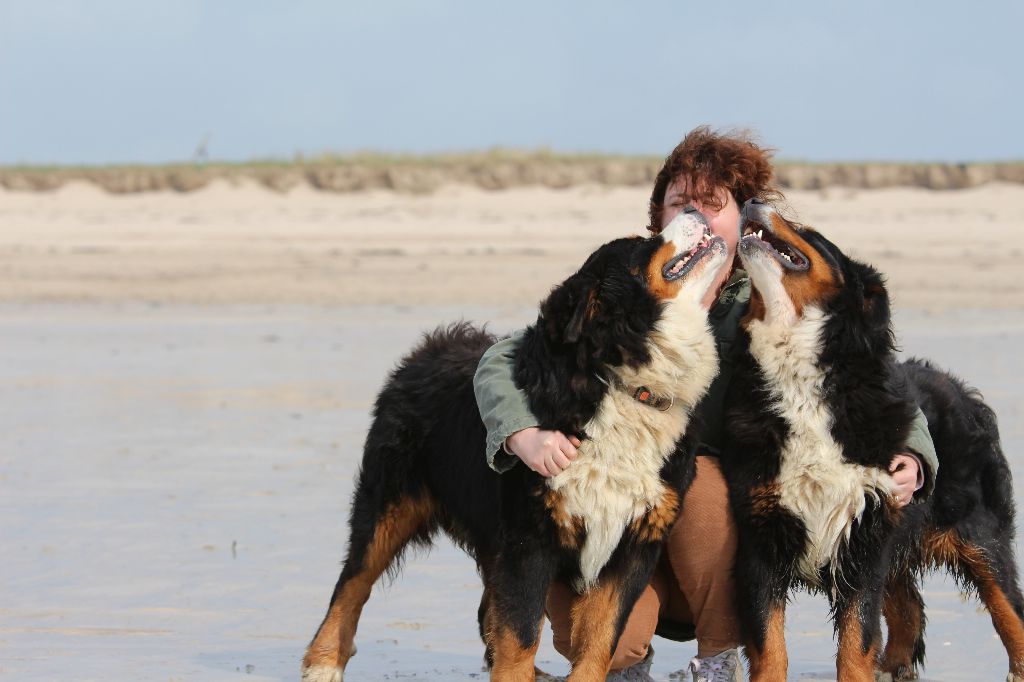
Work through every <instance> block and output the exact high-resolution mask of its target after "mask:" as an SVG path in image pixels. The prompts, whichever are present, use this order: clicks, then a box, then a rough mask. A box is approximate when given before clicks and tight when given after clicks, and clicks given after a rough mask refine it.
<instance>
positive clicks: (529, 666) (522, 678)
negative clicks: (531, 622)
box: [486, 609, 544, 682]
mask: <svg viewBox="0 0 1024 682" xmlns="http://www.w3.org/2000/svg"><path fill="white" fill-rule="evenodd" d="M491 611H492V609H488V617H487V623H488V626H489V627H488V628H487V632H486V637H487V646H488V647H490V648H491V650H492V651H493V652H494V667H492V668H491V679H492V680H500V681H501V682H534V680H535V679H536V677H535V675H536V670H535V669H534V667H533V662H534V660H536V658H537V648H538V647H539V646H540V631H541V628H542V627H543V625H544V619H543V618H541V619H540V623H538V624H537V634H536V636H535V637H534V638H533V644H532V645H531V646H528V647H525V648H524V647H523V645H522V644H521V643H520V642H519V638H518V637H516V634H515V633H514V632H512V630H510V629H509V628H508V626H507V625H505V624H504V623H501V622H500V618H499V617H498V616H499V614H492V613H491Z"/></svg>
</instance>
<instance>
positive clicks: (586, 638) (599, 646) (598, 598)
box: [568, 580, 620, 682]
mask: <svg viewBox="0 0 1024 682" xmlns="http://www.w3.org/2000/svg"><path fill="white" fill-rule="evenodd" d="M617 588H618V585H616V584H615V583H614V582H612V581H608V580H606V581H604V582H602V583H598V584H597V585H594V586H593V587H592V588H590V589H589V590H587V591H586V592H585V593H583V594H582V595H580V598H579V599H577V600H576V603H574V604H573V606H572V613H571V614H570V615H571V618H572V627H571V629H570V635H569V642H570V647H571V649H572V655H571V658H572V672H571V673H569V678H568V682H582V681H583V680H603V679H604V678H605V676H606V675H607V674H608V670H609V668H610V667H611V663H612V649H613V648H614V645H615V625H616V622H617V621H618V619H619V608H620V604H619V591H618V589H617Z"/></svg>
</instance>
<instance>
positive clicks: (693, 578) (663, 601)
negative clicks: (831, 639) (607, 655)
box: [547, 456, 739, 670]
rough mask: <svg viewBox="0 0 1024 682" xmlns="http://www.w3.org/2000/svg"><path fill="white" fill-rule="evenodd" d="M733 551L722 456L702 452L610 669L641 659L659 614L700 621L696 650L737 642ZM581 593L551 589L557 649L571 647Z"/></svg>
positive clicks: (710, 651)
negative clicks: (575, 605) (573, 620)
mask: <svg viewBox="0 0 1024 682" xmlns="http://www.w3.org/2000/svg"><path fill="white" fill-rule="evenodd" d="M735 557H736V526H735V524H733V520H732V514H731V511H730V509H729V495H728V490H727V489H726V485H725V479H724V478H723V477H722V471H721V469H719V467H718V459H717V458H715V457H703V456H702V457H698V458H697V475H696V477H695V478H694V479H693V484H692V485H691V486H690V489H689V490H688V491H687V493H686V497H684V498H683V506H682V509H681V510H680V512H679V518H678V519H677V521H676V524H675V526H673V528H672V531H671V532H670V533H669V536H668V540H667V541H666V542H665V551H664V552H663V553H662V560H661V563H660V564H659V566H658V568H657V570H655V572H654V575H653V576H651V582H650V584H649V585H648V586H647V587H646V589H644V591H643V593H642V594H641V595H640V598H639V599H638V600H637V602H636V605H635V606H634V607H633V611H632V612H631V613H630V614H629V619H628V620H627V621H626V628H625V630H623V632H622V636H621V637H619V642H618V645H617V646H616V647H615V653H614V654H613V655H612V665H611V668H612V670H620V669H622V668H626V667H628V666H631V665H633V664H634V663H637V662H639V661H641V660H643V658H644V657H645V656H646V655H647V649H648V647H649V646H650V644H651V638H652V637H653V636H654V629H655V628H656V627H657V625H658V617H659V616H665V617H667V618H670V619H672V620H674V621H678V622H681V623H692V624H693V625H694V626H695V628H696V631H697V655H698V656H713V655H715V654H717V653H719V652H721V651H724V650H725V649H729V648H732V647H735V646H738V645H739V623H738V622H737V619H736V613H735V609H734V607H733V576H732V573H733V562H734V559H735ZM576 598H577V597H576V594H575V593H574V592H573V591H572V589H570V588H569V586H568V585H565V584H563V583H553V584H552V586H551V589H550V590H549V591H548V601H547V614H548V619H549V620H550V621H551V630H552V632H553V634H554V644H555V649H557V650H558V652H559V653H560V654H562V655H563V656H565V657H566V658H570V651H571V644H570V641H569V633H570V630H571V624H570V619H569V614H570V611H571V609H572V605H573V602H574V601H575V600H576Z"/></svg>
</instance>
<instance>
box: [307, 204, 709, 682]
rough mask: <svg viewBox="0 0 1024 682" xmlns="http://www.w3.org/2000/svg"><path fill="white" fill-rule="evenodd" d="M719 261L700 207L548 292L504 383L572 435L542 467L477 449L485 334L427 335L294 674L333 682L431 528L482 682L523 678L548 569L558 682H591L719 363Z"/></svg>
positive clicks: (641, 577) (667, 512)
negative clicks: (473, 615)
mask: <svg viewBox="0 0 1024 682" xmlns="http://www.w3.org/2000/svg"><path fill="white" fill-rule="evenodd" d="M725 260H726V248H725V244H724V242H723V241H722V240H721V239H719V238H715V237H712V236H711V234H710V232H709V231H708V228H707V223H706V221H705V220H704V218H703V216H701V215H700V214H699V213H696V212H693V211H691V212H687V213H684V214H682V215H680V216H679V217H678V218H677V219H676V220H674V221H673V222H672V224H671V225H669V227H668V228H667V229H666V230H665V231H664V232H662V233H661V234H660V235H658V236H656V237H652V238H650V239H642V238H640V237H635V238H626V239H619V240H616V241H613V242H610V243H608V244H605V245H604V246H602V247H601V248H599V249H598V250H597V251H596V252H594V253H593V254H592V255H591V256H590V258H589V259H588V260H587V262H586V263H585V264H584V265H583V267H582V268H581V269H580V270H579V271H578V272H577V273H576V274H574V275H573V276H572V277H570V278H569V279H568V280H566V281H565V282H564V283H563V284H561V285H559V286H558V287H556V288H555V289H554V290H553V291H552V293H551V295H550V296H549V297H548V298H547V300H546V301H544V302H543V304H542V306H541V311H540V316H539V317H538V318H537V322H536V324H534V325H533V326H531V327H530V328H529V329H528V330H527V331H526V333H525V335H524V337H523V339H522V342H521V343H520V345H519V347H518V351H517V355H516V361H515V370H514V377H515V381H516V384H517V385H518V386H519V387H520V388H521V389H522V390H524V391H525V393H526V394H527V396H528V400H529V404H530V408H531V410H532V412H533V413H534V414H535V415H537V417H538V419H539V420H540V425H541V426H542V427H543V428H547V429H558V430H560V431H562V432H564V433H566V434H576V435H577V436H579V437H580V438H581V440H582V441H583V444H582V447H581V448H579V456H578V458H577V459H576V461H575V462H573V465H572V466H571V467H569V468H568V469H567V470H566V471H564V472H562V473H561V474H559V475H557V476H554V477H552V478H548V479H544V478H542V477H541V476H540V475H538V474H535V473H534V472H532V471H530V470H528V469H527V468H526V467H522V466H520V467H515V468H513V469H512V470H511V471H509V472H507V473H505V474H502V475H500V476H499V475H498V474H496V473H495V472H493V471H491V470H490V469H489V468H488V467H487V464H486V461H485V457H484V440H485V431H484V426H483V424H482V423H481V420H480V416H479V413H478V411H477V406H476V402H475V399H474V395H473V385H472V384H473V374H474V371H475V369H476V366H477V363H478V361H479V359H480V356H481V355H482V354H483V352H484V350H486V349H487V347H488V346H490V345H491V344H492V343H493V342H494V340H495V339H494V338H493V337H492V336H490V335H488V334H486V333H485V332H483V331H481V330H478V329H474V328H472V327H470V326H468V325H466V324H457V325H453V326H451V327H448V328H447V329H442V330H438V331H436V332H434V333H433V334H431V335H428V336H427V338H426V339H425V340H424V342H423V343H422V344H421V345H420V346H419V347H418V348H417V349H415V350H414V351H413V352H412V354H410V355H409V356H408V357H406V358H405V359H404V360H403V361H402V362H401V364H400V365H399V366H398V368H397V369H395V370H394V372H393V373H392V374H391V376H390V378H389V379H388V381H387V383H386V385H385V386H384V388H383V390H382V391H381V393H380V395H379V397H378V398H377V402H376V405H375V408H374V420H373V423H372V425H371V427H370V431H369V434H368V436H367V440H366V445H365V450H364V454H363V461H362V468H361V470H360V472H359V477H358V482H357V485H356V489H355V493H354V496H353V500H352V511H351V515H350V518H349V529H350V532H349V546H348V556H347V558H346V559H345V563H344V567H343V569H342V572H341V577H340V579H339V580H338V583H337V586H336V587H335V589H334V594H333V596H332V598H331V603H330V608H329V609H328V612H327V616H326V617H325V619H324V621H323V623H322V624H321V625H320V629H319V630H318V632H317V634H316V636H315V637H314V639H313V641H312V642H311V643H310V645H309V648H308V649H307V651H306V656H305V658H304V660H303V663H302V676H303V679H304V680H308V681H314V680H315V681H318V682H326V681H340V680H341V679H342V675H343V670H344V668H345V664H346V663H347V662H348V660H349V658H350V656H351V655H352V654H353V653H354V651H355V647H354V645H353V638H354V636H355V632H356V625H357V621H358V619H359V614H360V612H361V610H362V608H363V605H364V603H365V602H366V600H367V598H368V597H369V594H370V589H371V587H372V586H373V584H374V583H375V582H376V581H377V579H378V578H379V577H380V576H381V574H382V573H384V572H385V571H389V570H391V571H394V570H395V567H396V566H397V563H396V562H397V561H398V558H399V556H400V554H401V553H402V550H403V549H404V548H405V547H406V545H407V544H409V543H410V542H411V543H429V542H430V539H431V538H432V537H433V536H434V535H435V534H436V533H437V532H438V531H444V532H445V533H447V534H448V535H449V536H450V537H451V538H452V540H454V542H455V543H456V544H458V545H460V546H461V547H462V548H464V549H465V550H466V551H467V552H468V553H469V554H470V555H471V556H472V557H473V558H474V559H475V560H476V562H477V566H478V567H479V570H480V573H481V577H482V578H483V583H484V596H483V599H482V601H481V607H480V612H479V614H478V617H479V619H480V629H481V635H482V637H483V639H484V643H485V646H486V657H487V660H488V662H489V663H490V664H492V668H491V676H492V679H499V680H532V679H533V678H534V666H533V659H534V655H535V652H536V649H537V646H538V644H539V628H540V625H541V623H542V616H543V609H544V602H545V596H546V593H547V590H548V585H549V583H550V581H551V580H554V579H558V580H562V581H565V582H567V583H569V584H572V585H574V586H575V587H576V589H577V590H578V591H579V592H580V593H581V594H582V595H583V597H582V599H581V600H580V602H579V605H578V607H577V608H575V609H574V611H573V616H574V623H573V626H572V640H573V650H574V651H573V660H572V664H573V669H572V674H571V675H570V679H571V680H603V679H604V677H605V674H606V673H607V670H608V665H609V662H610V658H611V654H612V651H613V648H614V646H615V643H616V641H617V639H618V636H619V634H620V633H621V631H622V628H623V626H624V624H625V619H626V616H627V615H628V614H629V611H630V610H631V608H632V605H633V603H634V602H635V600H636V598H637V597H638V595H639V594H640V592H641V591H642V589H643V587H644V586H645V585H646V584H647V582H648V580H649V578H650V573H651V570H652V568H653V566H654V564H655V562H656V561H657V558H658V555H659V552H660V548H661V543H662V541H663V539H664V537H665V535H666V533H667V532H668V529H669V527H670V526H671V524H672V522H673V521H674V519H675V517H676V512H677V510H678V507H679V501H680V498H681V496H682V494H683V491H684V489H685V487H686V486H687V485H688V484H689V480H690V477H691V475H692V465H693V457H692V449H691V448H689V447H688V446H687V444H686V439H685V438H683V436H684V433H685V431H686V428H687V423H688V420H689V416H690V412H691V410H692V408H693V407H694V405H695V404H696V403H697V402H698V401H699V400H700V398H701V397H702V395H703V394H704V393H705V392H706V390H707V388H708V386H709V384H710V382H711V380H712V378H713V377H714V375H715V374H716V373H717V368H718V364H717V355H716V351H715V344H714V340H713V337H712V335H711V332H710V331H709V327H708V325H707V317H706V313H705V311H704V309H703V308H702V307H701V305H700V301H701V298H702V297H703V296H704V294H705V293H706V291H707V289H708V288H709V286H710V284H711V282H712V281H713V280H714V279H715V276H716V275H717V273H718V272H719V271H720V269H721V268H722V266H723V265H724V263H725Z"/></svg>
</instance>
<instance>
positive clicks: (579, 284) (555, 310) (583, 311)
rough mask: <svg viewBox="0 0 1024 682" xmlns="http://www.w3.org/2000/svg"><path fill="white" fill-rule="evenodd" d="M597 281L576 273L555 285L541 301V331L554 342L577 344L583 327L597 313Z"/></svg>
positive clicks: (598, 284)
mask: <svg viewBox="0 0 1024 682" xmlns="http://www.w3.org/2000/svg"><path fill="white" fill-rule="evenodd" d="M599 286H600V283H599V282H598V281H597V280H596V279H595V278H593V277H584V276H581V275H576V276H575V277H571V278H569V279H568V280H567V281H566V282H565V283H563V284H560V285H559V286H557V287H555V289H554V291H552V292H551V295H550V296H548V297H547V300H545V301H544V303H543V304H541V316H542V317H543V318H544V327H545V334H546V335H547V337H548V339H550V340H551V341H552V342H554V343H577V342H579V340H580V338H582V336H583V328H584V326H585V325H586V323H587V322H588V321H589V320H590V319H592V318H593V316H594V314H595V313H596V312H597V309H598V306H599V302H598V298H597V290H598V287H599Z"/></svg>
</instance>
